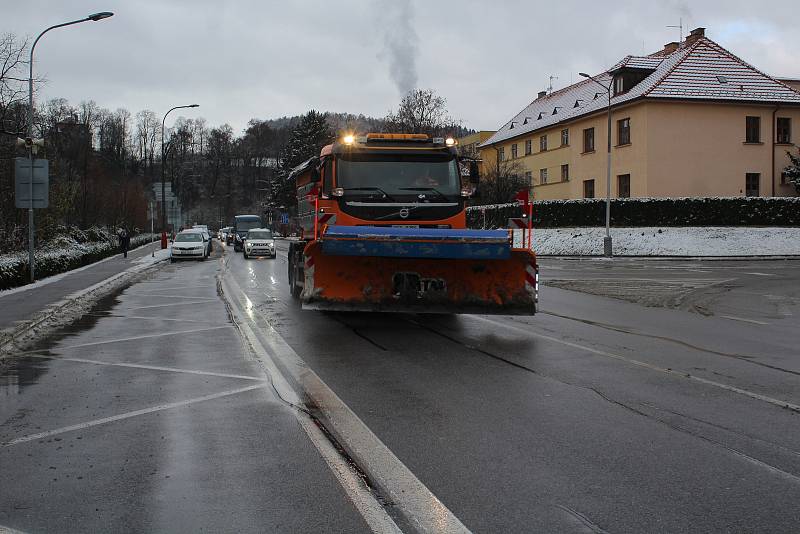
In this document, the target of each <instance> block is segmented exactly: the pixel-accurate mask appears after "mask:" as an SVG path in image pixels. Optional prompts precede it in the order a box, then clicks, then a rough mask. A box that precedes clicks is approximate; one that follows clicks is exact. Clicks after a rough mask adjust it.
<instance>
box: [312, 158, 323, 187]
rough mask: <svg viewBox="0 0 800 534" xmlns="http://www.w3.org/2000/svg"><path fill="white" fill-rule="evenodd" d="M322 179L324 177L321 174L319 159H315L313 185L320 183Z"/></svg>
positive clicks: (313, 163) (313, 162)
mask: <svg viewBox="0 0 800 534" xmlns="http://www.w3.org/2000/svg"><path fill="white" fill-rule="evenodd" d="M321 179H322V175H321V174H320V173H319V158H314V159H313V160H312V161H311V183H312V184H316V183H319V181H320V180H321Z"/></svg>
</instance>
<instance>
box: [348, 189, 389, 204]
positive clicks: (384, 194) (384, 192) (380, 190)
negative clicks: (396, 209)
mask: <svg viewBox="0 0 800 534" xmlns="http://www.w3.org/2000/svg"><path fill="white" fill-rule="evenodd" d="M344 190H345V191H377V192H378V193H380V194H382V195H383V198H385V199H387V200H391V201H392V202H396V201H395V199H394V198H393V197H392V196H391V195H390V194H389V193H387V192H386V191H384V190H383V189H381V188H380V187H345V188H344Z"/></svg>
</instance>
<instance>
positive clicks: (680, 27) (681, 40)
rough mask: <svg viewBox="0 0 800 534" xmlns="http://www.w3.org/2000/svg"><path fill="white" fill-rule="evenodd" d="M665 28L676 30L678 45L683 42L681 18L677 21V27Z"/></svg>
mask: <svg viewBox="0 0 800 534" xmlns="http://www.w3.org/2000/svg"><path fill="white" fill-rule="evenodd" d="M667 28H678V32H679V33H678V44H680V43H682V42H683V17H681V18H679V19H678V25H677V26H675V25H672V26H667Z"/></svg>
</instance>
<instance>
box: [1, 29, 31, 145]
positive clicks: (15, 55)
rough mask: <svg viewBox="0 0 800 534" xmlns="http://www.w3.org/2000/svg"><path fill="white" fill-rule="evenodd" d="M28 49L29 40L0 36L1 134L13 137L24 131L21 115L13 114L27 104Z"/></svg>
mask: <svg viewBox="0 0 800 534" xmlns="http://www.w3.org/2000/svg"><path fill="white" fill-rule="evenodd" d="M27 49H28V39H19V38H17V37H16V36H15V35H14V34H13V33H7V34H5V35H2V36H0V132H5V133H9V134H11V135H19V134H20V133H22V132H23V131H24V124H19V120H18V115H19V114H14V113H12V112H13V110H14V109H15V108H20V107H22V106H23V105H24V104H25V97H26V93H27V90H26V89H27V88H26V84H27V82H28V73H27V72H25V70H26V68H27V67H28V61H27V59H26V57H25V52H26V51H27ZM23 115H24V114H23ZM14 119H17V120H14Z"/></svg>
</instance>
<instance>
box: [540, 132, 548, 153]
mask: <svg viewBox="0 0 800 534" xmlns="http://www.w3.org/2000/svg"><path fill="white" fill-rule="evenodd" d="M539 150H541V151H542V152H544V151H545V150H547V136H546V135H543V136H541V137H540V138H539Z"/></svg>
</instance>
